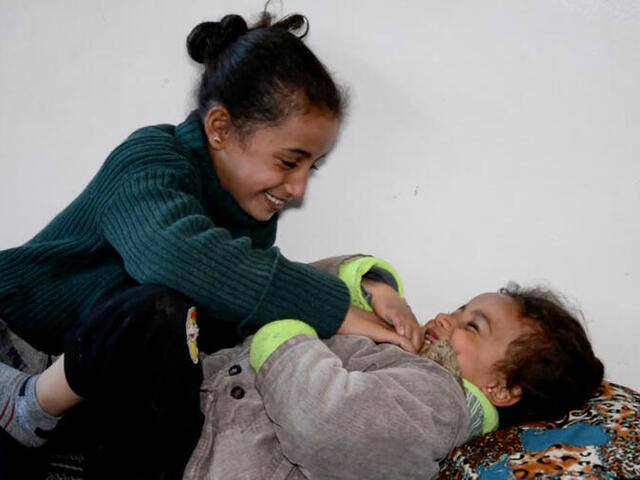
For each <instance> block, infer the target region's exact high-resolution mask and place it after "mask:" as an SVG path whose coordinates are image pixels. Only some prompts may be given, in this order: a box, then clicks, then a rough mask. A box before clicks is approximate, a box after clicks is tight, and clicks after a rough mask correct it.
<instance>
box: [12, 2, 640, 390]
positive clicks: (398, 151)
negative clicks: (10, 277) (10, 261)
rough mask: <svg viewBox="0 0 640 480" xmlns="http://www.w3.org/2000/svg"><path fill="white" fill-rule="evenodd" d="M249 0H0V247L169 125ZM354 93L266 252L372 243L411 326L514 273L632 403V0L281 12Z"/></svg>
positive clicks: (638, 15)
mask: <svg viewBox="0 0 640 480" xmlns="http://www.w3.org/2000/svg"><path fill="white" fill-rule="evenodd" d="M262 7H263V2H261V1H257V0H256V1H253V0H252V1H249V0H244V1H240V0H216V1H205V0H198V1H195V0H194V1H184V2H177V1H175V0H171V1H169V0H157V1H151V0H145V1H132V0H126V1H125V0H112V1H110V2H103V1H97V0H95V1H88V0H84V1H81V0H77V1H71V0H56V1H55V2H50V1H45V0H30V1H28V2H25V1H21V0H0V219H1V222H2V228H1V231H0V248H9V247H12V246H17V245H19V244H21V243H22V242H24V241H26V240H28V239H29V238H30V237H31V236H32V235H34V234H35V233H36V232H37V231H38V230H39V229H40V228H42V227H43V226H44V225H45V224H46V222H47V221H49V220H50V219H51V218H52V217H53V216H54V215H55V214H56V213H57V212H59V211H60V210H61V209H62V208H63V207H64V206H65V205H66V204H68V202H70V201H71V200H72V199H73V198H74V197H75V196H76V195H77V194H78V193H80V191H81V190H82V189H83V188H84V186H85V185H86V184H87V183H88V181H89V180H90V179H91V177H92V176H93V175H94V174H95V172H96V171H97V169H98V168H99V166H100V165H101V163H102V161H103V160H104V158H105V157H106V156H107V154H108V153H109V152H110V150H111V149H113V148H114V147H115V146H116V145H117V144H118V143H119V142H120V141H121V140H123V139H124V138H125V137H126V136H127V135H128V134H129V133H130V132H131V131H132V130H134V129H135V128H138V127H141V126H144V125H147V124H156V123H174V124H175V123H179V122H180V121H182V119H183V118H184V117H185V116H186V114H187V113H188V112H189V111H190V110H191V109H192V108H193V106H194V100H193V91H194V88H195V85H196V82H197V78H198V75H199V70H198V68H197V66H196V65H194V64H193V63H192V62H191V61H190V60H189V59H188V56H187V54H186V50H185V47H184V42H185V38H186V36H187V34H188V33H189V31H190V30H191V28H192V27H193V26H195V25H196V24H197V23H198V22H200V21H203V20H210V19H213V20H217V19H219V18H220V17H221V16H222V15H224V14H226V13H231V12H233V13H240V14H243V15H249V16H250V17H251V16H255V14H256V13H257V12H259V11H260V10H261V9H262ZM273 10H274V11H276V12H277V11H282V12H284V13H290V12H294V11H299V12H301V13H303V14H305V15H307V16H308V17H309V19H310V22H311V31H310V33H309V36H308V39H307V43H308V44H309V45H310V46H311V47H312V49H313V50H314V51H315V52H316V53H317V54H318V56H319V57H320V58H321V59H322V60H323V61H324V62H325V64H326V65H327V66H328V68H329V69H330V70H331V71H332V72H334V74H335V76H336V78H337V79H338V80H339V81H340V82H341V83H343V84H344V85H346V86H348V87H349V90H350V92H351V108H350V113H349V116H348V118H347V121H346V123H345V125H344V129H343V131H342V135H341V139H340V142H339V144H338V146H337V147H336V148H335V150H334V151H333V152H332V154H331V155H330V157H329V159H328V160H327V162H326V163H325V164H324V165H323V166H322V167H321V169H320V170H319V171H318V172H317V173H316V174H315V175H314V178H312V180H311V182H310V185H309V191H308V195H307V197H306V198H305V201H304V203H303V205H302V207H301V208H298V209H295V210H288V211H287V212H285V213H284V215H283V217H282V220H281V223H280V227H279V234H278V241H277V243H278V244H279V246H280V247H281V248H282V250H283V252H284V253H285V255H286V256H288V257H289V258H292V259H295V260H301V261H310V260H314V259H318V258H321V257H324V256H328V255H334V254H339V253H349V252H366V253H372V254H376V255H378V256H381V257H384V258H386V259H387V260H389V261H390V262H391V263H393V264H394V265H395V266H396V267H397V268H398V270H399V271H400V273H401V275H402V276H403V277H404V280H405V286H406V293H407V298H408V300H409V302H410V303H411V305H412V306H413V308H414V310H415V312H416V313H417V315H418V316H419V317H420V319H421V320H422V321H426V320H428V319H429V318H431V317H432V316H433V315H435V314H436V313H437V312H439V311H444V310H451V309H454V308H457V307H458V306H459V305H461V304H462V303H464V302H466V301H467V300H468V299H469V297H471V296H474V295H475V294H477V293H479V292H483V291H493V290H496V289H498V288H499V287H501V286H503V285H504V284H505V283H506V282H507V281H509V280H515V281H518V282H519V283H521V284H525V285H526V284H531V283H543V284H545V285H548V286H552V287H554V288H557V289H558V290H560V291H562V292H564V293H565V295H566V296H567V298H568V300H569V302H570V303H571V304H573V305H576V306H580V307H581V308H582V311H583V312H584V317H585V322H586V326H587V329H588V331H589V334H590V337H591V339H592V341H593V343H594V345H595V349H596V351H597V353H598V354H599V355H600V356H601V358H602V359H603V360H604V363H605V366H606V369H607V372H606V373H607V377H608V378H609V379H611V380H613V381H615V382H618V383H622V384H625V385H627V386H630V387H632V388H635V389H636V390H640V379H639V375H638V374H639V372H640V368H639V366H640V360H638V355H637V350H638V341H639V340H640V335H639V334H640V326H639V325H640V321H639V318H638V316H639V312H640V288H639V287H640V250H639V247H638V245H640V222H639V221H638V214H639V211H638V210H639V207H640V162H639V161H638V160H639V159H640V93H638V92H639V90H638V86H639V85H640V49H638V45H640V2H638V1H636V0H627V1H623V0H619V1H613V0H536V1H529V0H502V1H500V0H414V1H407V0H405V1H401V0H396V1H388V0H386V1H374V0H366V1H365V0H322V1H311V0H306V1H303V0H299V1H295V0H285V1H284V2H280V3H278V2H275V3H274V5H273Z"/></svg>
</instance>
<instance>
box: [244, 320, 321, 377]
mask: <svg viewBox="0 0 640 480" xmlns="http://www.w3.org/2000/svg"><path fill="white" fill-rule="evenodd" d="M298 335H310V336H312V337H316V338H317V337H318V334H317V333H316V331H315V330H314V328H313V327H312V326H311V325H307V324H306V323H304V322H301V321H300V320H293V319H285V320H276V321H274V322H270V323H267V324H266V325H265V326H263V327H262V328H260V330H258V331H257V332H256V334H255V335H254V336H253V339H252V340H251V346H250V347H249V363H250V364H251V366H252V367H253V369H254V370H255V371H256V372H257V371H259V370H260V368H261V367H262V365H263V364H264V362H266V361H267V359H268V358H269V357H270V356H271V354H272V353H273V352H275V351H276V350H277V349H278V347H279V346H280V345H282V344H283V343H284V342H286V341H287V340H289V339H290V338H293V337H297V336H298Z"/></svg>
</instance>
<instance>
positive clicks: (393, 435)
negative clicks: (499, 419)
mask: <svg viewBox="0 0 640 480" xmlns="http://www.w3.org/2000/svg"><path fill="white" fill-rule="evenodd" d="M273 325H276V326H277V322H276V323H275V324H269V325H267V326H266V327H263V329H264V330H261V331H259V332H258V333H257V334H256V337H255V339H254V342H258V346H260V343H259V342H260V341H261V337H262V338H265V337H266V338H267V340H270V339H273V338H274V337H278V332H277V330H278V329H277V328H273ZM307 328H308V327H307ZM269 330H271V331H270V332H269ZM265 331H266V334H265ZM300 333H301V334H300V335H298V336H295V335H294V336H293V338H289V339H285V337H287V336H286V335H285V336H284V337H282V336H281V337H280V338H279V340H278V341H277V342H276V343H277V345H278V346H276V347H275V349H274V348H271V349H267V350H271V351H272V353H271V354H266V355H265V354H262V355H261V356H260V357H261V359H262V360H263V363H262V364H260V363H259V362H256V361H255V355H254V347H255V346H256V343H254V344H253V345H252V365H253V366H254V368H257V370H258V376H257V378H256V387H257V388H258V390H259V391H260V393H261V395H262V397H263V400H264V404H265V409H266V411H267V414H268V415H269V417H270V418H271V420H272V421H273V423H274V428H275V430H276V434H277V436H278V439H279V441H280V443H281V447H282V451H283V452H284V454H285V455H286V456H287V457H288V458H289V460H290V461H291V462H293V463H295V464H297V465H300V467H301V468H302V469H303V471H304V473H305V474H306V475H307V476H308V477H309V478H312V479H324V478H326V479H329V478H331V479H362V478H367V479H389V478H403V479H413V478H415V479H428V478H431V477H433V476H435V475H436V473H437V472H438V463H437V461H438V460H439V459H441V458H443V457H444V456H445V455H446V454H447V453H448V452H449V450H450V449H452V448H453V447H454V446H455V445H456V443H458V442H459V441H460V440H461V438H463V437H464V436H465V435H466V413H465V412H466V407H465V403H464V396H463V394H462V391H461V389H460V387H459V386H458V384H457V383H456V382H455V380H454V379H453V378H452V377H451V376H450V375H449V374H448V373H447V372H445V371H444V370H443V369H442V368H441V367H439V366H438V365H436V364H434V363H431V362H429V361H427V360H425V359H422V358H420V357H417V356H415V355H411V354H408V353H406V352H401V351H400V350H399V349H397V348H395V347H393V346H390V345H375V344H373V343H372V342H371V341H370V340H368V339H366V338H362V337H353V336H337V337H334V338H333V339H331V340H330V342H331V343H332V344H333V346H334V347H335V349H336V351H339V352H340V356H338V355H336V353H334V352H333V351H332V350H330V349H329V348H328V347H327V345H326V344H325V343H324V342H322V341H320V340H318V339H316V338H314V337H313V336H312V334H310V332H309V331H307V332H300ZM263 334H264V335H263ZM266 343H268V341H267V342H266ZM340 357H342V359H341V358H340ZM265 358H266V360H265ZM343 360H344V361H343ZM355 368H357V369H360V370H362V369H366V371H360V370H357V369H355ZM463 430H464V431H463Z"/></svg>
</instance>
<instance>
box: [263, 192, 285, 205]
mask: <svg viewBox="0 0 640 480" xmlns="http://www.w3.org/2000/svg"><path fill="white" fill-rule="evenodd" d="M265 195H266V196H267V198H268V199H269V200H270V201H272V202H273V203H275V204H276V205H282V204H283V203H284V200H280V199H279V198H276V197H274V196H273V195H271V194H270V193H268V192H265Z"/></svg>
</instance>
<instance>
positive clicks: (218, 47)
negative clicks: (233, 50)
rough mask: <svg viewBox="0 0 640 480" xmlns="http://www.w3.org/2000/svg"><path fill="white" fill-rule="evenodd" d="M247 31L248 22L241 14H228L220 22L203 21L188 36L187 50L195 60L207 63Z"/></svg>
mask: <svg viewBox="0 0 640 480" xmlns="http://www.w3.org/2000/svg"><path fill="white" fill-rule="evenodd" d="M247 31H248V27H247V22H245V20H244V18H242V17H241V16H240V15H226V16H225V17H224V18H223V19H222V20H220V21H219V22H203V23H201V24H199V25H197V26H196V27H195V28H194V29H193V30H191V33H190V34H189V36H188V37H187V51H188V52H189V56H190V57H191V58H192V59H193V60H194V61H196V62H198V63H206V62H208V61H210V60H213V59H215V58H216V57H217V56H218V55H219V54H220V52H222V51H223V50H224V49H225V48H227V47H228V46H229V45H231V44H232V43H233V42H235V41H236V40H237V39H238V38H239V37H240V36H242V35H244V34H245V33H247Z"/></svg>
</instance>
